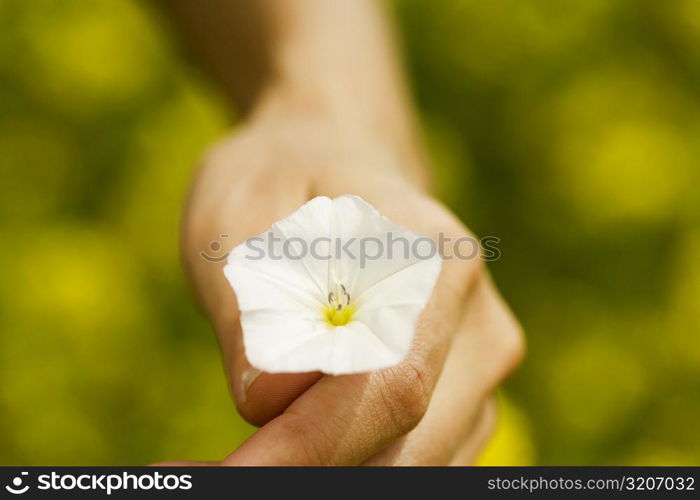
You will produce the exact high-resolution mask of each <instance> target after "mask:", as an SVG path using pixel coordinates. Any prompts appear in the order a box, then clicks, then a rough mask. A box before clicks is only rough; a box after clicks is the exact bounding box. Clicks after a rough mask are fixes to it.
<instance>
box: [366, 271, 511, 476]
mask: <svg viewBox="0 0 700 500" xmlns="http://www.w3.org/2000/svg"><path fill="white" fill-rule="evenodd" d="M522 349H523V346H522V337H521V334H520V330H519V327H518V326H517V323H516V322H515V320H514V319H513V317H512V315H511V314H510V312H509V311H508V309H507V308H506V307H505V305H504V304H503V303H502V301H501V299H500V297H499V296H498V293H497V292H496V290H495V288H494V287H493V285H492V283H491V282H490V279H489V278H488V275H486V274H483V275H482V277H481V278H480V279H479V283H478V284H477V285H476V286H475V287H474V291H473V292H472V294H471V295H470V298H469V301H468V305H467V308H466V310H465V314H464V317H463V320H462V322H461V324H460V327H459V332H458V333H457V334H456V336H455V337H454V339H453V341H452V346H451V348H450V353H449V355H448V357H447V360H446V362H445V367H444V369H443V371H442V374H441V375H440V379H439V380H438V382H437V385H436V387H435V391H434V393H433V398H432V400H431V403H430V408H429V409H428V411H427V413H426V415H425V417H424V418H423V420H422V421H421V422H420V424H418V426H417V427H416V428H415V429H414V430H413V431H411V432H410V433H409V434H408V435H407V436H406V437H405V439H402V440H401V441H400V442H397V443H395V444H392V445H390V446H389V447H388V448H386V449H384V450H382V451H381V452H380V453H378V454H377V455H375V456H374V457H372V458H371V459H370V460H368V461H367V463H366V464H367V465H445V464H447V463H449V462H450V460H451V459H452V457H453V456H454V454H455V453H456V452H457V450H458V448H459V447H461V446H463V443H464V442H465V441H466V440H468V438H469V435H470V434H471V433H472V430H473V427H474V425H475V424H476V422H477V420H478V418H479V413H480V411H481V410H482V408H483V407H484V401H485V400H486V399H487V397H488V395H489V394H491V392H492V391H493V390H494V388H495V387H496V386H497V385H498V384H499V383H500V382H501V381H502V380H503V379H504V378H505V377H506V376H507V375H508V373H510V372H511V370H512V369H513V368H514V367H515V366H516V365H517V364H518V363H519V361H520V359H521V356H522Z"/></svg>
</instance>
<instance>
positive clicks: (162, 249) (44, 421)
mask: <svg viewBox="0 0 700 500" xmlns="http://www.w3.org/2000/svg"><path fill="white" fill-rule="evenodd" d="M392 7H393V9H394V11H395V14H396V17H397V19H398V22H399V26H400V30H401V37H402V39H403V44H404V47H405V49H406V53H405V58H406V62H407V65H408V67H409V72H410V74H411V76H412V85H413V87H414V91H415V94H416V98H417V102H418V105H419V108H420V111H421V117H422V120H423V123H424V125H425V133H426V137H427V139H428V143H429V146H430V150H431V153H432V155H433V159H434V161H435V164H436V169H437V173H438V175H437V177H438V188H439V192H440V196H441V198H442V199H443V200H444V201H445V202H446V203H448V204H449V205H450V206H451V207H452V208H453V209H454V210H455V211H456V212H457V213H458V214H459V215H460V216H461V217H462V218H463V219H464V220H465V221H466V222H467V224H469V225H470V226H471V227H472V228H473V229H474V230H475V231H476V232H477V233H479V234H481V235H496V236H499V237H500V238H501V239H502V241H501V248H502V252H503V256H502V258H501V260H500V261H498V262H496V263H494V264H493V265H492V266H491V269H492V272H493V274H494V275H495V277H496V279H497V282H498V283H499V285H500V287H501V289H502V291H503V294H504V295H505V296H506V298H507V299H508V301H509V302H510V303H511V305H512V307H513V309H514V310H515V311H516V313H517V315H518V316H519V318H520V319H521V321H522V323H523V325H524V327H525V330H526V332H527V336H528V343H529V352H528V357H527V360H526V362H525V364H524V365H523V367H522V368H521V369H520V371H519V372H518V373H517V374H516V375H515V376H514V377H513V378H512V380H510V381H509V383H508V384H507V385H506V388H505V389H504V390H503V391H502V394H501V397H500V401H501V410H502V420H501V423H500V426H499V428H498V430H497V433H496V436H495V438H494V440H493V441H492V443H491V444H490V445H489V448H488V449H487V451H486V453H485V455H484V457H483V458H482V463H488V464H631V465H633V464H666V465H672V464H698V463H700V431H698V422H700V327H699V326H698V325H700V260H699V259H698V257H699V256H700V224H698V222H699V219H700V196H698V193H699V189H698V187H697V186H698V180H699V178H700V169H698V166H699V163H700V162H699V160H698V158H699V153H700V142H699V141H698V138H699V137H700V106H699V104H700V99H698V98H699V94H700V2H699V1H697V0H669V1H666V2H658V1H652V0H587V1H582V2H561V1H555V0H490V1H488V2H483V1H476V0H445V1H443V2H440V4H439V7H438V5H437V4H436V3H435V2H433V1H428V0H395V1H394V2H393V3H392ZM0 26H1V27H2V31H0V465H10V464H56V465H58V464H96V465H97V464H140V463H147V462H151V461H155V460H162V459H172V458H188V459H213V458H219V457H222V456H223V455H225V454H226V453H227V452H229V451H230V450H231V449H232V448H233V447H235V446H236V445H237V444H238V443H240V442H241V441H242V440H243V439H245V437H246V436H247V435H248V434H249V433H250V432H251V431H252V428H251V427H250V426H248V425H247V424H245V423H244V422H242V421H241V419H240V418H239V417H238V416H237V415H236V413H235V410H234V407H233V405H232V403H231V402H230V399H229V397H228V393H227V390H226V386H225V382H224V378H223V373H222V369H221V365H220V360H219V354H218V348H217V346H216V342H215V339H214V336H213V334H212V333H211V331H210V328H209V326H208V325H207V323H206V322H205V321H204V319H203V318H202V317H201V316H200V315H199V313H198V312H197V310H196V308H195V306H194V305H193V302H192V300H191V297H190V295H189V292H188V290H187V286H186V283H185V281H184V278H183V275H182V272H181V270H180V267H179V261H178V251H177V231H178V219H179V214H180V211H181V205H182V200H183V196H184V193H185V191H186V189H187V185H188V181H189V179H190V177H191V175H192V171H193V166H194V165H195V163H196V161H197V159H198V157H199V155H200V153H201V152H202V150H203V149H204V148H205V147H206V146H207V145H208V144H209V143H210V142H211V141H212V140H214V139H215V138H217V137H218V136H219V135H220V134H222V132H224V131H225V130H226V128H227V127H229V126H230V125H231V124H232V123H235V115H234V113H232V112H231V111H229V110H228V107H227V105H226V104H225V102H224V100H223V97H222V96H221V95H220V94H219V93H218V91H217V89H216V88H215V87H214V86H213V84H212V83H211V82H209V81H207V79H206V77H205V76H204V75H202V74H201V72H200V71H199V70H198V69H197V68H196V67H195V66H194V65H193V64H192V63H191V62H190V61H189V59H188V56H187V54H186V51H185V50H184V48H183V47H182V46H181V44H180V42H179V40H178V39H177V37H176V36H175V34H174V33H172V32H171V30H170V29H169V27H168V25H167V23H165V22H164V21H163V20H162V19H161V17H160V16H159V12H158V11H157V10H156V9H154V8H152V6H151V5H150V4H148V3H145V4H144V3H138V2H136V1H125V0H111V1H108V0H90V1H87V0H83V1H77V0H73V1H51V0H35V1H20V0H2V1H0Z"/></svg>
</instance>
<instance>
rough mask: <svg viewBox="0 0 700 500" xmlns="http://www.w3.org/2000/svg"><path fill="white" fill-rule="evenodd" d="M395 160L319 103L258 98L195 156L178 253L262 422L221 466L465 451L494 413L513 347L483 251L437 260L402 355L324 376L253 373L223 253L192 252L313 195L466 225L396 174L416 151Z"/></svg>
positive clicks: (238, 392) (427, 460)
mask: <svg viewBox="0 0 700 500" xmlns="http://www.w3.org/2000/svg"><path fill="white" fill-rule="evenodd" d="M409 156H410V155H409ZM406 158H407V157H406V155H401V154H399V153H398V152H397V151H395V148H392V147H391V146H389V145H387V144H383V143H382V142H381V141H380V140H378V139H376V138H373V137H368V136H365V135H364V134H363V133H362V132H361V131H360V132H358V131H356V130H351V127H346V126H344V124H343V123H341V122H336V121H334V120H333V119H331V118H330V117H326V116H324V115H323V113H314V114H312V113H301V112H299V111H297V110H295V109H292V108H290V107H286V106H279V107H276V106H267V107H266V108H265V110H264V111H263V112H260V113H257V114H255V115H254V117H253V118H252V119H251V120H250V122H249V124H247V125H246V126H244V127H243V128H242V130H240V131H238V132H237V133H236V134H235V135H234V136H233V137H230V138H227V139H225V140H223V141H222V142H221V143H219V144H218V145H216V146H215V147H214V148H213V149H212V151H211V152H210V154H209V155H208V156H207V157H206V159H205V160H204V162H203V165H202V167H201V169H200V172H199V175H198V178H197V180H196V183H195V186H194V188H193V191H192V194H191V198H190V201H189V204H188V207H187V209H186V213H185V219H184V226H183V252H184V260H185V263H186V266H187V269H188V272H189V275H190V278H191V280H192V283H193V285H194V288H195V290H196V292H197V295H198V296H199V298H200V299H201V301H202V304H203V306H204V308H205V310H206V312H207V314H208V315H209V316H210V318H211V320H212V322H213V324H214V326H215V329H216V331H217V334H218V336H219V340H220V345H221V348H222V352H223V359H224V364H225V368H226V372H227V374H228V381H229V384H230V389H231V393H232V395H233V398H234V399H235V402H236V404H237V406H238V409H239V411H240V413H241V415H242V416H243V417H244V418H245V419H246V420H248V421H249V422H251V423H253V424H255V425H258V426H261V428H260V429H259V430H258V431H257V432H256V433H255V434H253V436H251V437H250V438H249V439H248V440H247V441H246V442H245V443H243V445H242V446H240V447H239V448H238V449H237V450H235V451H233V452H232V453H231V454H230V455H229V456H228V457H226V458H225V459H224V460H222V461H221V462H218V463H220V464H221V465H249V464H265V465H345V464H371V465H413V464H437V465H440V464H468V463H471V462H472V461H473V460H474V458H475V455H476V453H477V451H478V450H479V448H480V446H481V445H482V444H483V443H484V441H485V440H486V438H487V436H488V435H489V431H490V429H491V427H492V425H493V421H494V411H493V408H492V406H490V404H489V397H490V394H491V393H492V391H493V390H494V388H495V387H496V386H497V385H498V384H499V383H500V382H501V381H502V380H503V378H504V377H505V376H506V375H507V374H508V373H509V372H510V371H511V370H512V369H513V368H514V367H515V366H516V365H517V363H518V362H519V360H520V358H521V356H522V352H523V341H522V337H521V333H520V329H519V327H518V325H517V323H516V321H515V320H514V319H513V317H512V316H511V314H510V313H509V311H508V309H507V307H506V306H505V305H504V303H503V302H502V300H501V299H500V297H499V296H498V294H497V292H496V290H495V289H494V287H493V285H492V283H491V281H490V279H489V277H488V274H487V273H486V271H485V269H484V266H483V261H482V260H480V259H472V260H466V261H465V260H456V259H455V260H446V261H445V262H444V264H443V268H442V272H441V275H440V278H439V280H438V283H437V285H436V288H435V291H434V293H433V296H432V297H431V300H430V302H429V304H428V306H427V307H426V309H425V310H424V312H423V313H422V315H421V318H420V320H419V324H418V327H417V330H416V334H415V339H414V344H413V347H412V350H411V352H410V354H409V356H408V357H407V359H406V360H405V361H404V362H403V363H401V364H400V365H398V366H396V367H394V368H389V369H385V370H380V371H376V372H371V373H365V374H357V375H345V376H324V375H321V374H319V373H305V374H268V373H259V372H258V371H257V370H255V369H252V368H251V366H250V365H249V363H248V362H247V360H246V357H245V353H244V348H243V343H242V336H241V326H240V323H239V312H238V310H237V305H236V298H235V294H234V292H233V291H232V289H231V287H230V286H229V284H228V282H227V281H226V279H225V278H224V275H223V272H222V268H223V265H224V262H219V263H214V262H210V261H207V260H206V259H204V258H202V256H201V255H200V253H201V252H202V251H203V250H206V249H207V248H208V245H209V243H210V242H211V241H212V240H216V239H218V238H219V235H221V234H227V235H229V237H228V239H227V244H228V243H230V247H231V248H232V247H233V246H235V245H236V244H238V243H240V242H242V241H244V240H245V239H247V238H249V237H251V236H253V235H256V234H259V233H261V232H263V231H265V230H266V229H267V228H268V227H269V226H270V225H271V224H272V223H273V222H274V221H276V220H278V219H281V218H283V217H285V216H287V215H289V214H290V213H291V212H293V211H294V210H295V209H297V208H298V207H299V206H300V205H302V204H303V203H305V202H306V201H308V200H309V199H311V198H312V197H314V196H317V195H326V196H329V197H336V196H339V195H341V194H357V195H359V196H361V197H363V198H364V199H366V200H367V201H368V202H369V203H371V204H372V205H374V206H375V207H376V208H377V209H378V210H379V211H380V212H381V213H382V214H384V215H386V216H388V217H389V218H390V219H392V220H393V221H395V222H397V223H400V224H403V225H405V226H407V227H408V228H409V229H411V230H413V231H415V232H417V233H421V234H425V235H428V236H431V237H435V238H437V234H438V233H439V232H443V233H445V234H446V235H447V236H448V237H452V238H458V237H460V236H463V235H465V234H467V230H466V228H464V227H463V226H462V224H461V223H460V222H459V221H458V220H457V219H456V218H455V217H454V216H453V215H452V214H451V213H450V212H449V211H448V210H446V209H445V208H444V207H443V206H442V205H440V204H439V203H438V202H436V201H435V200H434V199H432V198H431V197H430V196H428V195H427V194H426V193H425V192H424V190H423V188H422V187H421V186H420V182H419V181H417V180H415V179H416V177H415V176H413V180H411V176H410V174H407V173H406V172H415V171H417V169H418V168H419V167H420V165H418V163H420V162H421V160H420V159H415V160H408V161H407V160H406ZM411 161H414V162H415V164H413V165H410V166H408V167H407V165H406V163H407V162H411ZM185 463H186V462H180V463H179V464H185Z"/></svg>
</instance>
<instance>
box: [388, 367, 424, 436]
mask: <svg viewBox="0 0 700 500" xmlns="http://www.w3.org/2000/svg"><path fill="white" fill-rule="evenodd" d="M382 390H383V391H384V394H383V401H384V405H385V410H386V412H387V414H388V417H389V418H390V419H391V422H392V424H393V426H394V429H396V430H397V431H398V433H399V435H403V434H406V433H407V432H409V431H410V430H412V429H413V428H414V427H415V426H416V425H418V423H419V422H420V421H421V420H422V419H423V416H424V415H425V413H426V411H427V410H428V404H429V402H430V384H429V383H428V376H427V370H426V367H425V365H424V363H423V362H422V361H420V360H418V359H416V358H411V359H407V360H406V361H405V362H404V363H402V364H401V365H399V366H397V367H395V368H393V369H390V370H388V371H387V372H386V373H385V375H384V384H383V389H382Z"/></svg>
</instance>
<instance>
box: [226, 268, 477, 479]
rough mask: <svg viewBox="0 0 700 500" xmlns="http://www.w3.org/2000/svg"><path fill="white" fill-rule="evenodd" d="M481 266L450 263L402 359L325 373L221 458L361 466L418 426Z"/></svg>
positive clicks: (232, 462) (241, 461)
mask: <svg viewBox="0 0 700 500" xmlns="http://www.w3.org/2000/svg"><path fill="white" fill-rule="evenodd" d="M477 269H478V268H477V267H476V266H474V263H473V262H469V263H465V262H457V261H452V262H449V263H445V265H444V266H443V270H442V272H441V274H440V277H439V279H438V284H437V286H436V289H435V292H434V293H433V296H432V297H431V299H430V302H429V303H428V306H427V307H426V309H425V310H424V311H423V314H422V315H421V318H420V320H419V324H418V327H417V329H416V334H415V339H414V344H413V347H412V350H411V352H410V353H409V355H408V357H407V359H406V360H405V361H404V362H403V363H401V364H400V365H398V366H396V367H393V368H389V369H386V370H380V371H376V372H371V373H366V374H358V375H347V376H337V377H331V376H326V377H323V378H322V379H321V380H319V381H318V382H317V383H316V384H314V385H313V386H312V387H310V388H309V389H308V390H307V391H306V392H305V393H304V394H302V395H301V396H300V397H299V398H298V399H297V400H296V401H294V403H292V405H291V406H290V407H289V408H288V409H287V410H286V411H285V412H284V413H283V414H282V415H280V416H279V417H277V418H276V419H274V420H272V421H271V422H270V423H268V424H267V425H265V426H264V427H263V428H262V429H260V430H259V431H258V432H256V433H255V434H254V435H253V436H252V437H251V438H250V439H249V440H248V441H246V442H245V443H244V444H243V445H242V446H241V447H240V448H239V449H238V450H236V451H235V452H233V453H232V454H231V455H230V456H229V457H228V458H227V459H225V460H224V463H225V464H227V465H350V464H357V463H361V462H362V461H364V460H366V459H367V458H368V457H369V456H371V455H372V454H374V453H376V452H377V451H379V450H380V449H382V448H384V447H385V446H386V445H387V444H389V443H390V442H392V441H393V440H395V439H397V438H398V437H400V436H402V435H404V434H405V433H407V432H408V431H410V430H411V429H412V428H414V427H415V426H416V424H417V423H418V422H419V421H420V419H421V418H422V417H423V415H424V414H425V411H426V409H427V406H428V402H429V399H430V394H431V393H432V389H433V387H434V385H435V381H436V380H437V377H438V375H439V373H440V370H441V367H442V364H443V361H444V358H445V355H446V350H447V347H448V346H449V341H450V337H451V334H452V332H453V331H454V329H455V328H454V325H455V324H457V322H458V321H459V319H460V316H461V313H462V307H461V304H462V301H463V300H464V296H465V295H466V292H467V290H468V289H469V288H470V285H471V283H472V282H473V280H474V275H475V274H474V273H476V272H477Z"/></svg>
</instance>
